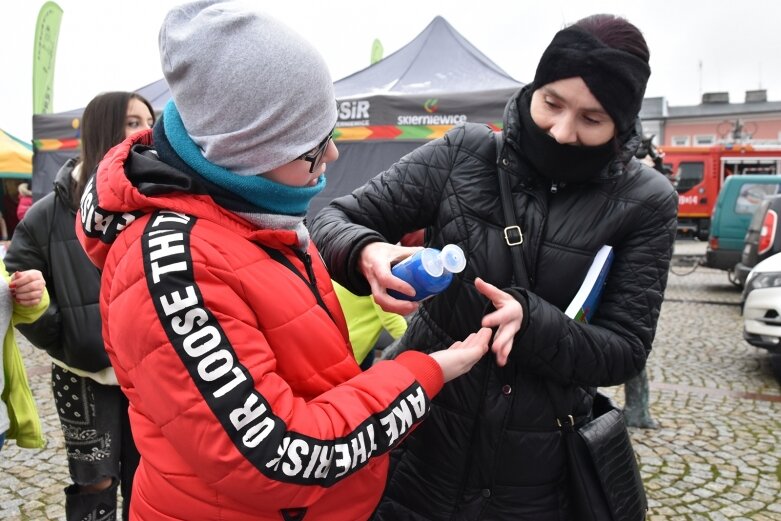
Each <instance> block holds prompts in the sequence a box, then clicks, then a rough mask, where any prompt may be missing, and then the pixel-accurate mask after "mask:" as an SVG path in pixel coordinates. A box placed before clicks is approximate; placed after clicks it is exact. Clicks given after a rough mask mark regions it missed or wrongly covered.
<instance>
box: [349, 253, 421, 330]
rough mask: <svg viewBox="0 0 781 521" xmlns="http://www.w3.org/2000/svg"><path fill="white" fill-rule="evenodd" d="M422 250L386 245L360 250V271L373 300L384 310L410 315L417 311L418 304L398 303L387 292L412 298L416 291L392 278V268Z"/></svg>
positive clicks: (399, 280)
mask: <svg viewBox="0 0 781 521" xmlns="http://www.w3.org/2000/svg"><path fill="white" fill-rule="evenodd" d="M420 249H421V248H418V247H415V248H407V247H404V246H396V245H395V244H388V243H385V242H373V243H370V244H368V245H366V246H365V247H364V249H363V250H362V251H361V257H360V261H359V269H360V270H361V273H363V276H364V277H365V278H366V280H367V281H368V282H369V285H370V286H371V289H372V296H373V297H374V301H375V302H376V303H377V305H379V306H380V307H381V308H382V309H383V310H385V311H388V312H391V313H398V314H400V315H409V314H410V313H412V312H414V311H415V310H416V309H417V308H418V303H417V302H413V301H408V300H400V299H396V298H393V297H392V296H391V295H388V290H389V289H392V290H396V291H398V292H399V293H403V294H405V295H409V296H413V295H414V294H415V289H414V288H413V287H412V286H410V285H409V284H407V283H406V282H404V281H403V280H401V279H399V278H397V277H395V276H393V273H391V265H392V264H393V263H394V262H396V261H399V260H402V259H405V258H407V257H409V256H410V255H412V254H413V253H415V252H416V251H418V250H420Z"/></svg>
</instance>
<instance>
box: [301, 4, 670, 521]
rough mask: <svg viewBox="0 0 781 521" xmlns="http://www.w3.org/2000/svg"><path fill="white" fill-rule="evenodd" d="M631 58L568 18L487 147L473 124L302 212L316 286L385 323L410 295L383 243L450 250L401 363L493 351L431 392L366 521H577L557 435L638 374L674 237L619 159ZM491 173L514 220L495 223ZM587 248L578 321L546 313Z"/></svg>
mask: <svg viewBox="0 0 781 521" xmlns="http://www.w3.org/2000/svg"><path fill="white" fill-rule="evenodd" d="M648 63H649V52H648V47H647V45H646V42H645V39H644V38H643V36H642V34H641V32H640V31H639V30H638V29H637V28H636V27H635V26H634V25H632V24H630V23H629V22H627V21H626V20H624V19H623V18H619V17H615V16H612V15H595V16H591V17H588V18H584V19H582V20H579V21H578V22H576V23H575V24H573V25H572V26H570V27H567V28H565V29H563V30H561V31H559V32H558V33H557V34H556V35H555V36H554V38H553V40H552V41H551V43H550V44H549V45H548V47H547V48H546V50H545V52H544V53H543V55H542V57H541V59H540V61H539V64H538V66H537V70H536V74H535V78H534V82H533V83H531V84H529V85H526V86H524V87H523V88H522V89H521V90H520V91H519V92H518V93H517V94H515V95H514V96H513V97H512V98H511V99H510V101H509V103H508V104H507V107H506V109H505V115H504V125H503V131H502V138H503V139H502V140H501V142H497V139H496V136H495V135H494V133H493V132H492V130H491V129H490V128H488V127H487V126H484V125H478V124H471V123H466V124H465V125H460V126H456V127H455V128H453V129H452V130H450V131H449V132H448V133H447V134H446V135H445V136H444V137H443V138H440V139H436V140H433V141H431V142H429V143H427V144H425V145H424V146H422V147H420V148H418V149H417V150H415V151H413V152H411V153H410V154H408V155H407V156H405V157H404V158H402V159H401V160H400V161H399V162H398V163H397V164H395V165H393V166H391V168H390V169H389V170H387V171H385V172H383V173H382V174H380V175H378V176H377V177H375V178H374V179H372V180H371V181H369V182H368V183H367V184H366V185H365V186H364V187H362V188H359V189H357V190H356V191H354V192H353V193H352V194H350V195H348V196H344V197H341V198H338V199H336V200H334V201H333V202H331V204H330V205H329V206H327V207H325V208H324V209H323V210H321V212H319V213H318V215H317V216H316V217H315V219H314V220H313V222H312V236H313V239H314V241H315V243H316V244H317V246H318V248H319V249H320V251H321V253H322V255H323V258H324V260H325V262H326V265H327V266H328V267H329V269H330V270H331V276H332V278H333V279H334V280H336V281H338V282H339V283H340V284H343V285H344V286H345V287H346V288H347V289H349V290H350V291H353V292H355V293H357V294H359V295H365V294H368V293H371V294H372V296H373V297H374V299H375V301H376V302H377V303H378V304H379V305H380V306H382V307H383V309H385V310H386V311H391V312H396V313H401V314H407V313H409V312H410V311H412V310H413V309H414V308H415V307H416V305H415V304H412V303H409V302H406V301H401V300H397V299H394V298H392V297H391V296H390V295H388V293H387V290H388V289H394V290H396V291H400V292H403V293H406V294H410V295H411V294H412V293H413V290H412V288H411V287H410V286H409V285H408V284H406V283H405V282H404V281H402V280H401V279H397V278H396V277H394V276H393V275H392V273H391V265H392V263H394V262H398V260H399V259H401V258H405V257H406V256H408V255H410V254H411V253H412V251H411V250H410V249H408V248H404V247H402V246H397V245H395V244H394V243H395V242H396V241H398V240H399V238H400V237H401V236H402V235H403V234H404V233H407V232H409V231H411V230H414V229H418V228H420V227H425V229H426V239H427V245H428V246H431V247H434V248H442V247H443V246H444V245H445V244H450V243H454V244H457V245H459V246H460V247H461V248H462V249H463V250H464V252H465V254H466V256H467V263H466V269H465V270H464V271H463V272H461V273H460V274H457V275H455V276H454V279H453V281H452V283H451V284H450V286H449V287H448V288H447V290H445V291H444V292H442V293H440V294H438V295H435V296H433V297H432V298H430V299H427V300H425V301H424V302H423V303H422V304H420V305H419V308H418V310H417V313H416V314H415V316H414V317H413V319H412V321H411V322H410V325H409V328H408V329H407V332H406V333H405V334H404V337H403V338H402V343H403V344H404V347H405V349H406V350H405V351H403V353H404V354H406V353H409V349H424V350H425V352H430V353H433V354H436V352H437V350H439V349H441V348H442V347H444V346H446V345H447V344H448V343H449V342H450V341H451V339H453V338H459V337H461V336H462V335H463V334H464V332H466V331H471V330H474V329H475V328H477V327H479V326H481V325H482V326H484V327H486V326H487V327H492V328H496V331H495V333H494V337H493V340H492V343H491V350H492V351H493V352H494V353H495V355H496V356H495V358H493V357H488V356H487V357H484V358H483V359H482V360H481V361H480V362H479V363H478V364H476V365H475V366H474V368H473V369H472V370H470V372H469V373H468V374H466V375H464V376H463V377H461V378H458V379H456V380H453V381H451V382H449V383H448V384H447V385H446V386H445V388H444V389H443V390H442V392H440V393H439V394H438V395H437V397H436V398H435V399H434V402H433V404H432V414H431V418H430V419H429V420H427V421H426V422H424V423H423V424H422V425H421V426H420V428H418V429H417V430H416V431H415V432H413V433H412V434H411V435H410V439H409V440H408V441H407V442H406V443H405V444H404V445H402V446H401V447H400V448H399V449H398V450H397V451H396V453H395V455H396V464H395V465H394V470H393V473H392V475H391V476H390V477H389V478H388V487H387V489H386V492H385V495H384V497H383V499H382V501H381V503H380V506H379V507H378V510H377V512H376V514H375V516H374V519H375V520H377V521H385V520H388V521H390V520H392V521H405V520H415V521H420V520H435V519H436V520H439V519H491V520H498V521H504V520H507V521H510V520H512V521H519V520H533V521H554V520H555V521H562V520H573V519H579V513H578V512H575V511H573V510H572V509H571V508H570V505H571V504H572V497H571V495H570V492H569V489H568V481H567V479H568V471H567V466H566V462H567V452H566V448H565V445H564V436H563V432H562V427H561V425H566V422H567V421H568V419H569V417H572V418H574V419H575V421H576V422H577V423H576V424H577V425H581V424H583V423H584V422H586V421H588V419H589V417H590V415H591V414H592V404H593V397H594V395H595V391H596V389H595V388H596V387H598V386H611V385H618V384H621V383H623V382H626V381H627V380H628V379H629V378H632V377H633V376H635V375H637V374H638V373H640V371H642V369H643V367H644V366H645V363H646V358H647V356H648V353H649V352H650V350H651V346H652V342H653V338H654V334H655V331H656V324H657V320H658V317H659V311H660V307H661V304H662V300H663V295H664V290H665V286H666V282H667V274H668V268H669V264H670V258H671V256H672V246H673V241H674V237H675V229H676V214H677V196H676V192H675V190H674V189H673V187H672V186H671V185H670V183H669V182H668V181H667V179H665V178H664V176H663V175H661V174H660V173H659V172H656V171H655V170H653V169H652V168H649V167H647V166H645V165H643V164H642V163H641V162H640V161H638V160H637V159H636V158H635V157H634V152H635V150H636V148H637V146H638V144H639V142H640V136H638V135H637V133H636V131H635V122H636V120H637V118H638V114H639V112H640V107H641V105H642V101H643V94H644V92H645V86H646V82H647V80H648V77H649V75H650V67H649V65H648ZM497 145H500V146H499V147H498V146H497ZM497 148H498V150H497ZM500 174H501V175H502V176H505V177H506V179H507V180H508V184H509V190H508V191H507V195H508V198H509V199H510V203H509V205H510V206H512V208H513V209H514V212H513V213H515V214H516V216H517V219H515V224H516V225H517V228H511V229H510V230H505V227H507V226H509V225H510V224H511V223H508V220H510V219H505V216H504V215H503V208H502V204H501V200H502V199H501V198H500V188H499V175H500ZM519 232H520V233H519ZM521 239H522V242H521ZM510 243H513V244H515V246H513V247H516V248H520V253H521V254H522V262H521V261H519V262H518V263H517V265H516V267H517V268H518V270H519V272H518V273H519V274H518V277H520V278H521V280H513V279H514V273H513V268H514V266H513V256H512V255H511V252H510ZM604 245H610V246H612V248H613V252H614V255H615V256H614V260H613V263H612V267H611V269H610V272H609V275H608V278H607V283H606V285H605V286H604V291H603V293H602V300H601V303H600V304H599V306H598V308H597V309H596V312H595V314H594V316H593V317H592V320H591V322H590V323H584V322H580V321H576V320H573V319H572V318H569V317H568V316H567V315H566V314H565V313H564V310H565V309H566V308H567V306H568V304H569V303H570V302H571V301H572V299H573V297H574V296H575V294H576V293H577V291H578V289H579V287H580V285H581V283H582V281H583V279H584V277H585V275H586V272H587V271H588V269H589V267H590V265H591V263H592V261H593V259H594V256H595V254H596V253H597V251H599V250H600V249H601V248H602V246H604ZM516 251H518V250H516Z"/></svg>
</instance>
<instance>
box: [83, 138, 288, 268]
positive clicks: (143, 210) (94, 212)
mask: <svg viewBox="0 0 781 521" xmlns="http://www.w3.org/2000/svg"><path fill="white" fill-rule="evenodd" d="M153 146H154V143H153V138H152V130H147V131H144V132H139V133H136V134H134V135H132V136H130V137H129V138H127V139H126V140H125V141H123V142H122V143H120V144H118V145H117V146H115V147H114V148H112V149H111V150H109V151H108V153H107V154H106V156H105V157H104V158H103V160H102V161H101V162H100V165H99V166H98V169H97V172H96V173H95V175H93V176H92V177H91V178H90V180H89V181H88V183H87V185H86V187H85V189H84V194H83V195H82V198H81V205H80V207H79V211H78V216H77V219H76V231H77V235H78V236H79V241H81V244H82V246H83V247H84V250H85V251H86V252H87V255H88V256H89V258H90V259H91V260H92V262H93V263H94V264H95V265H96V266H97V267H98V268H100V269H102V268H103V265H104V263H105V260H106V256H107V255H108V253H109V251H110V250H111V247H112V245H113V244H114V242H115V241H116V240H117V238H118V237H119V235H120V234H121V233H122V232H123V231H124V230H125V229H127V228H128V227H129V226H130V225H131V224H132V223H133V222H134V221H136V220H138V219H140V218H141V217H143V216H144V215H147V214H150V213H152V212H155V211H158V210H167V211H171V212H176V213H182V214H187V215H190V216H193V217H196V218H198V219H206V220H210V221H213V222H215V223H217V224H219V225H220V226H223V227H225V228H227V229H229V230H231V231H233V232H234V233H237V234H239V235H241V236H243V237H245V238H246V239H247V240H250V241H253V242H258V243H262V244H265V245H267V246H270V247H272V248H283V247H294V246H295V245H296V244H297V243H298V238H297V236H296V233H295V232H294V231H291V230H270V229H258V228H257V226H256V225H254V224H252V223H250V222H248V221H247V220H245V219H243V218H242V217H240V216H238V215H237V214H235V213H233V212H230V211H228V210H226V209H224V208H222V207H221V206H219V205H218V204H217V203H215V201H214V199H213V198H212V197H211V196H210V195H208V193H207V191H206V189H205V188H204V186H203V184H202V183H201V181H200V180H199V179H197V178H196V176H194V175H192V174H189V173H185V172H182V171H180V170H177V169H176V168H173V167H171V166H169V165H168V164H166V163H164V162H162V161H161V160H160V159H159V158H157V154H156V153H155V151H154V148H153Z"/></svg>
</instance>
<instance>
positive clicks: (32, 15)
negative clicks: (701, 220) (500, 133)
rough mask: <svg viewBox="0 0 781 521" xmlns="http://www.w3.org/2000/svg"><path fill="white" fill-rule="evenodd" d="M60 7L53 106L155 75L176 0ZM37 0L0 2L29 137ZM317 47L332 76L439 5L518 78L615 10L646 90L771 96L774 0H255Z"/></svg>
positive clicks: (2, 38) (7, 87) (4, 112)
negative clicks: (640, 56) (161, 37)
mask: <svg viewBox="0 0 781 521" xmlns="http://www.w3.org/2000/svg"><path fill="white" fill-rule="evenodd" d="M56 1H57V3H58V4H59V5H60V7H62V9H63V11H64V14H63V18H62V25H61V29H60V38H59V45H58V49H57V62H56V70H55V79H54V111H55V112H60V111H65V110H71V109H75V108H79V107H83V106H84V105H86V104H87V102H88V101H89V100H90V99H91V98H92V97H93V96H94V95H95V94H98V93H99V92H103V91H107V90H135V89H137V88H139V87H141V86H144V85H146V84H148V83H151V82H153V81H156V80H158V79H160V78H161V77H162V72H161V69H160V62H159V57H158V50H157V33H158V30H159V28H160V24H161V22H162V20H163V17H164V15H165V13H166V12H167V11H168V9H170V7H172V6H174V5H177V4H179V3H182V2H181V1H180V0H135V1H132V2H130V1H127V0H125V1H120V0H100V1H98V0H56ZM43 3H44V2H43V1H42V0H3V1H2V3H0V6H2V7H0V12H1V13H2V14H1V15H0V49H2V54H1V55H2V57H3V69H2V71H3V74H2V77H0V128H3V129H4V130H6V131H8V132H10V133H12V134H15V135H16V136H18V137H20V138H21V139H26V140H29V139H31V137H32V122H31V113H32V55H33V40H34V34H35V21H36V18H37V14H38V10H39V9H40V6H41V5H43ZM258 4H259V5H262V6H264V8H265V9H266V10H268V11H269V12H270V13H272V14H274V15H276V16H277V17H278V18H280V19H282V20H283V21H285V22H286V23H287V24H288V25H290V26H291V27H293V28H294V29H296V30H297V31H299V32H300V33H302V34H303V35H305V36H306V37H307V38H308V39H309V40H310V41H312V42H313V43H314V44H315V45H316V46H317V47H318V49H319V50H320V51H321V52H322V54H323V56H324V57H325V60H326V62H327V63H328V65H329V67H330V69H331V74H332V76H333V78H334V80H338V79H340V78H342V77H344V76H347V75H349V74H352V73H353V72H356V71H358V70H360V69H362V68H364V67H366V66H367V65H368V64H369V57H370V51H371V44H372V41H373V40H374V39H375V38H379V39H380V41H381V42H382V44H383V47H384V48H385V55H386V56H387V55H389V54H390V53H392V52H394V51H396V50H398V49H399V48H400V47H402V46H403V45H405V44H406V43H407V42H409V41H410V40H411V39H412V38H414V37H415V36H416V35H417V34H418V33H419V32H420V31H422V30H423V29H424V28H425V27H426V25H428V23H429V22H430V21H431V20H432V19H433V18H434V17H435V16H436V15H441V16H443V17H444V18H445V19H446V20H447V21H448V22H450V24H451V25H453V26H454V27H455V29H456V30H457V31H459V32H460V33H461V34H462V35H463V36H464V37H465V38H466V39H467V40H469V41H470V42H472V44H473V45H475V46H476V47H477V48H478V49H480V50H481V51H482V52H483V53H485V54H486V55H487V56H488V57H489V58H490V59H492V60H493V61H494V62H495V63H497V64H498V65H499V66H500V67H502V68H503V69H505V70H506V71H507V72H508V73H509V74H510V75H511V76H513V77H514V78H516V79H517V80H519V81H522V82H528V81H531V79H532V77H533V75H534V70H535V68H536V65H537V61H538V59H539V57H540V55H541V53H542V51H543V50H544V48H545V47H546V46H547V44H548V43H549V42H550V40H551V38H552V37H553V35H554V33H555V32H556V31H557V30H559V29H560V28H562V27H563V26H564V25H566V24H568V23H571V22H574V21H576V20H578V19H579V18H582V17H583V16H587V15H589V14H594V13H598V12H608V13H614V14H618V15H622V16H624V17H626V18H627V19H628V20H629V21H631V22H632V23H634V24H635V25H637V26H638V27H639V28H640V29H641V30H642V31H643V33H644V34H645V37H646V40H647V41H648V45H649V47H650V49H651V69H652V74H651V79H650V82H649V85H648V89H647V91H646V95H647V96H666V97H667V99H668V101H669V103H670V104H672V105H694V104H697V103H699V101H700V97H701V93H702V92H713V91H729V93H730V100H731V101H733V102H742V101H743V99H744V95H745V91H746V90H752V89H757V88H764V89H767V91H768V98H769V99H770V100H773V101H781V16H779V15H780V14H781V7H779V6H781V4H779V3H778V2H776V1H773V0H766V1H763V0H741V1H737V2H736V1H734V0H732V1H729V2H727V1H722V0H711V1H700V0H677V1H675V0H656V1H649V0H634V1H628V0H624V1H610V0H537V1H535V2H531V1H529V0H490V1H487V2H486V1H480V0H477V1H476V0H468V1H465V0H445V1H443V0H438V1H433V0H428V1H422V0H413V1H410V0H391V1H389V2H388V1H386V2H373V1H371V0H345V1H338V0H332V1H328V0H311V1H305V0H274V1H269V0H258Z"/></svg>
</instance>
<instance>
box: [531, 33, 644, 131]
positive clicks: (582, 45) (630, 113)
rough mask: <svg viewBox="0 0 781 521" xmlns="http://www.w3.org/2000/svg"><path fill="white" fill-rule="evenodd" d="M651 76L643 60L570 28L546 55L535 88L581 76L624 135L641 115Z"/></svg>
mask: <svg viewBox="0 0 781 521" xmlns="http://www.w3.org/2000/svg"><path fill="white" fill-rule="evenodd" d="M650 75H651V67H650V66H649V65H648V63H647V62H646V61H645V60H643V59H641V58H640V57H638V56H635V55H634V54H631V53H629V52H626V51H621V50H619V49H614V48H612V47H608V46H607V45H605V44H604V43H602V42H601V41H599V40H598V39H597V38H595V37H594V36H592V35H591V34H589V33H587V32H586V31H584V30H582V29H580V28H577V27H568V28H566V29H563V30H561V31H559V32H558V33H556V36H554V37H553V40H552V41H551V43H550V45H548V48H547V49H545V52H544V53H542V58H540V63H539V64H538V65H537V72H536V74H535V76H534V88H535V89H538V88H540V87H542V86H543V85H546V84H548V83H551V82H554V81H558V80H563V79H566V78H574V77H576V76H580V77H581V78H583V81H584V82H585V83H586V85H587V86H588V88H589V90H590V91H591V93H592V94H593V95H594V97H595V98H597V100H598V101H599V103H600V104H601V105H602V107H603V108H604V109H605V110H606V111H607V113H608V114H610V117H611V118H613V122H614V123H615V124H616V127H617V128H618V131H619V133H623V132H625V131H627V130H628V129H630V128H632V126H633V125H634V122H635V119H637V116H638V114H639V113H640V107H641V106H642V104H643V95H644V94H645V86H646V83H648V77H649V76H650Z"/></svg>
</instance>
